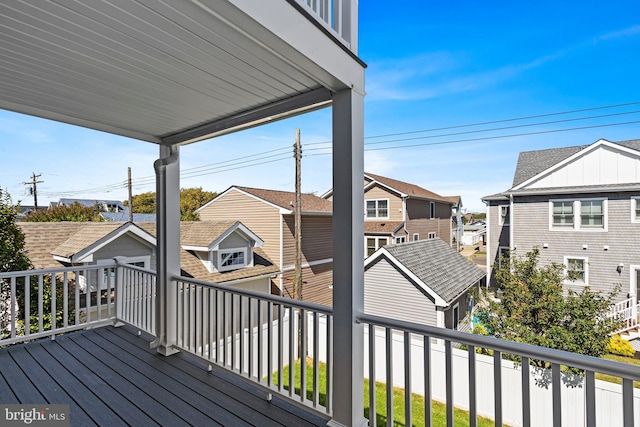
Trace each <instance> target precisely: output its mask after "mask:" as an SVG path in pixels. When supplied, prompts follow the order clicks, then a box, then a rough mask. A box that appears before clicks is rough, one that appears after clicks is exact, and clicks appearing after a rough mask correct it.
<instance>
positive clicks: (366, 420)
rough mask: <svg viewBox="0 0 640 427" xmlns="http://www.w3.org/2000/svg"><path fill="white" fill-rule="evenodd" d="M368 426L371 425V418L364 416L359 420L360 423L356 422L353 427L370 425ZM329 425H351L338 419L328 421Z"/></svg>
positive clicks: (338, 426)
mask: <svg viewBox="0 0 640 427" xmlns="http://www.w3.org/2000/svg"><path fill="white" fill-rule="evenodd" d="M368 426H369V420H368V419H366V418H364V417H362V419H361V420H360V421H358V423H357V424H355V425H354V426H353V427H368ZM327 427H349V426H346V425H344V424H342V423H339V422H338V421H336V420H329V422H328V423H327Z"/></svg>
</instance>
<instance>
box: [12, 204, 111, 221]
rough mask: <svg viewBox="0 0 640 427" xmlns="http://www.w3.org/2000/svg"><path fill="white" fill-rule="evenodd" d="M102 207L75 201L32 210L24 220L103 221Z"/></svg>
mask: <svg viewBox="0 0 640 427" xmlns="http://www.w3.org/2000/svg"><path fill="white" fill-rule="evenodd" d="M100 212H102V208H101V207H100V206H82V205H81V204H80V203H78V202H75V203H73V204H72V205H69V206H64V205H60V206H56V207H53V208H50V209H47V210H41V211H37V212H31V213H30V214H29V215H27V216H26V217H25V218H24V219H23V221H27V222H62V221H75V222H87V221H92V222H101V221H104V218H103V217H101V216H100Z"/></svg>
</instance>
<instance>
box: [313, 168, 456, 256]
mask: <svg viewBox="0 0 640 427" xmlns="http://www.w3.org/2000/svg"><path fill="white" fill-rule="evenodd" d="M332 196H333V191H332V190H329V191H328V192H326V193H325V194H324V195H323V196H322V197H324V198H326V199H328V200H331V198H332ZM452 205H453V202H452V201H451V200H449V199H447V198H446V197H443V196H440V195H438V194H436V193H434V192H432V191H429V190H425V189H424V188H422V187H419V186H417V185H414V184H409V183H407V182H402V181H398V180H396V179H391V178H385V177H383V176H379V175H374V174H371V173H366V172H365V174H364V207H365V212H364V218H365V222H364V235H365V237H364V245H365V256H369V255H371V254H373V253H374V252H375V251H376V250H378V249H379V248H381V247H383V246H385V245H387V244H390V243H405V242H410V241H416V240H424V239H431V238H434V237H439V238H440V239H442V240H444V241H445V242H446V243H447V244H449V245H451V230H452V225H451V210H452Z"/></svg>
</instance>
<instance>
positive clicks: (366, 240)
mask: <svg viewBox="0 0 640 427" xmlns="http://www.w3.org/2000/svg"><path fill="white" fill-rule="evenodd" d="M369 239H372V240H375V247H374V250H373V252H371V253H369ZM381 241H384V244H382V245H381V244H380V242H381ZM388 244H389V238H388V237H384V236H364V254H365V258H368V257H370V256H371V255H373V254H374V253H375V252H376V251H377V250H378V249H380V248H381V247H383V246H385V245H388Z"/></svg>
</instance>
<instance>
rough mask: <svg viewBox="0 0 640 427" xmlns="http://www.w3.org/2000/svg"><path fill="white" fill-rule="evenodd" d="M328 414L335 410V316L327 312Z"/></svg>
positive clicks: (326, 391) (326, 390)
mask: <svg viewBox="0 0 640 427" xmlns="http://www.w3.org/2000/svg"><path fill="white" fill-rule="evenodd" d="M325 393H326V396H327V408H326V412H327V414H331V413H332V412H333V316H332V315H330V314H327V388H326V389H325Z"/></svg>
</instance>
